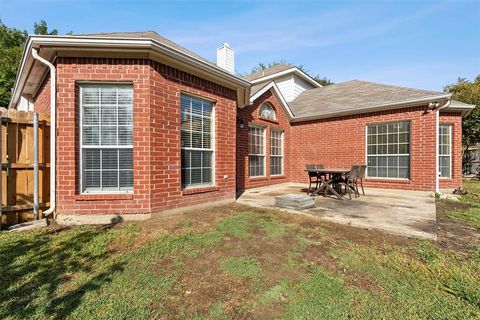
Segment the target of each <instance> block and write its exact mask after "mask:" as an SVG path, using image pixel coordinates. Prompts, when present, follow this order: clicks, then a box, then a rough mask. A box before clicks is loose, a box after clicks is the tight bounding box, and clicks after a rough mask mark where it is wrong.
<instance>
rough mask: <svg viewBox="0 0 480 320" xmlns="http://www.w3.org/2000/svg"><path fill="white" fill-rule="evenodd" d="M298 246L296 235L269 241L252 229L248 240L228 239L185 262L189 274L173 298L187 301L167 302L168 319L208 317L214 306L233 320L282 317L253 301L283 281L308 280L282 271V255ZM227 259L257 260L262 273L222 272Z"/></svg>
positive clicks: (294, 273)
mask: <svg viewBox="0 0 480 320" xmlns="http://www.w3.org/2000/svg"><path fill="white" fill-rule="evenodd" d="M295 245H296V240H295V237H294V235H293V234H288V235H285V236H283V237H279V238H277V239H274V240H266V239H265V233H264V232H263V230H261V229H260V228H252V229H251V230H250V236H249V237H248V238H246V239H240V238H237V237H234V236H228V237H225V238H224V239H223V241H222V242H221V243H220V244H219V245H216V246H214V247H212V248H208V249H207V250H206V251H204V252H203V254H201V255H200V256H197V257H189V258H187V259H185V260H184V263H185V265H186V269H187V271H186V272H185V273H183V274H182V276H181V277H180V279H179V281H178V284H177V285H176V289H175V294H174V296H176V297H181V296H183V297H184V299H178V300H176V299H175V300H170V301H168V302H167V304H166V308H165V310H167V312H168V314H169V316H168V317H170V316H171V317H176V318H181V317H182V315H192V314H198V315H206V314H207V315H208V314H209V312H210V310H211V309H212V307H214V302H216V303H219V304H221V306H222V310H223V313H225V314H228V316H229V317H231V318H241V319H248V318H259V314H258V313H259V312H261V313H262V314H264V315H265V316H266V315H267V314H269V318H271V316H272V315H273V312H274V311H275V313H276V314H278V315H279V314H281V311H282V310H281V309H279V308H278V306H277V307H275V308H272V309H271V310H270V311H271V312H270V313H264V312H265V308H264V307H258V306H257V305H255V304H252V301H256V299H255V297H256V296H257V295H258V294H260V293H261V292H262V291H263V290H265V289H268V288H269V287H272V286H274V285H275V284H276V283H277V282H279V281H280V280H292V281H298V280H300V279H301V278H303V277H306V276H307V275H306V274H302V272H299V270H285V269H282V263H283V262H284V260H285V255H284V254H282V253H284V252H287V251H289V250H293V249H294V246H295ZM226 257H227V258H228V257H233V258H235V257H255V260H256V261H258V263H259V265H260V269H261V271H260V272H259V274H258V275H255V276H247V277H237V276H232V275H229V274H227V273H225V271H224V270H222V269H221V268H220V264H221V261H222V259H225V258H226ZM192 284H194V285H192ZM260 318H263V316H262V317H260Z"/></svg>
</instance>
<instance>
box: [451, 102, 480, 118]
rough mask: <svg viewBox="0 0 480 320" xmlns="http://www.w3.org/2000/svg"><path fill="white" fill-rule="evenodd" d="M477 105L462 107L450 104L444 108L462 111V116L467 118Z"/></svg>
mask: <svg viewBox="0 0 480 320" xmlns="http://www.w3.org/2000/svg"><path fill="white" fill-rule="evenodd" d="M475 107H476V106H475V105H473V104H471V105H463V106H461V107H455V106H449V107H447V108H445V109H444V110H445V111H447V112H461V113H462V118H466V117H467V116H468V115H469V114H470V113H471V112H472V111H473V109H475Z"/></svg>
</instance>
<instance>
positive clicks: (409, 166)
mask: <svg viewBox="0 0 480 320" xmlns="http://www.w3.org/2000/svg"><path fill="white" fill-rule="evenodd" d="M402 122H405V123H408V124H409V134H408V137H409V140H408V146H409V148H408V154H406V153H405V154H400V153H397V154H378V153H377V154H368V127H370V126H379V125H388V124H395V123H402ZM387 139H388V133H387ZM377 145H378V143H377ZM387 145H388V140H387ZM387 148H388V146H387ZM411 151H412V122H411V121H410V120H399V121H391V122H382V123H370V124H367V125H366V126H365V163H367V164H368V156H386V157H388V156H394V157H395V156H408V157H409V161H408V176H409V177H408V178H399V177H397V178H395V177H377V176H369V174H368V166H367V171H366V173H365V176H366V177H367V178H370V179H375V180H377V179H378V180H398V181H410V179H411V176H412V155H411V154H412V152H411ZM387 161H388V160H387ZM387 170H388V168H387Z"/></svg>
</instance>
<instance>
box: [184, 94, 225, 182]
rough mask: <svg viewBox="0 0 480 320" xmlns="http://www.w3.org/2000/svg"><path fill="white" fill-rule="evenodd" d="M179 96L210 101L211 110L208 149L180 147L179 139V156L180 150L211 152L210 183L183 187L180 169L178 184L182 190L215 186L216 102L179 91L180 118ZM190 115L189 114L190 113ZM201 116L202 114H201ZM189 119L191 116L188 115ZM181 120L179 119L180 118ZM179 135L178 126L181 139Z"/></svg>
mask: <svg viewBox="0 0 480 320" xmlns="http://www.w3.org/2000/svg"><path fill="white" fill-rule="evenodd" d="M181 96H188V97H191V98H195V99H200V100H204V101H207V102H209V103H211V106H212V111H211V116H210V128H211V133H210V138H211V140H210V149H206V148H205V149H204V148H192V147H182V146H181V141H180V158H181V156H182V155H181V150H190V151H210V152H211V153H212V181H211V182H210V183H202V184H195V185H187V186H185V187H183V182H182V181H181V179H182V173H181V171H180V184H181V185H182V189H183V190H189V189H195V188H205V187H214V186H216V178H215V171H216V170H215V167H216V162H215V154H216V152H215V143H216V142H215V141H216V139H215V137H216V134H215V111H216V109H217V108H216V103H215V101H212V100H210V99H206V98H203V97H201V96H197V95H194V94H190V93H188V92H183V91H182V92H181V93H180V119H181V116H182V105H181ZM190 116H191V115H190ZM202 117H203V115H202ZM190 119H191V117H190ZM180 122H181V120H180ZM181 137H182V129H181V128H180V140H181ZM180 170H182V168H181V159H180Z"/></svg>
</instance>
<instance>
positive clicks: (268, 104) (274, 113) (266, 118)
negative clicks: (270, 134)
mask: <svg viewBox="0 0 480 320" xmlns="http://www.w3.org/2000/svg"><path fill="white" fill-rule="evenodd" d="M265 107H268V108H270V109H271V112H270V114H271V115H273V119H270V118H269V117H264V116H263V115H262V114H263V109H264V108H265ZM260 118H261V119H265V120H268V121H277V114H276V112H275V109H274V108H273V106H272V105H271V104H270V103H268V102H264V103H262V105H261V106H260Z"/></svg>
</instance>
